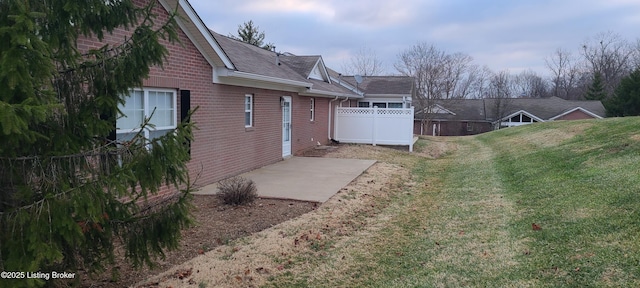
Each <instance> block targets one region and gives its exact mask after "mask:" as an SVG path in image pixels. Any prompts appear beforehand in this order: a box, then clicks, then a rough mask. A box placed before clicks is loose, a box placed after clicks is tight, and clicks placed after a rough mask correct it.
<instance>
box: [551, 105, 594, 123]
mask: <svg viewBox="0 0 640 288" xmlns="http://www.w3.org/2000/svg"><path fill="white" fill-rule="evenodd" d="M578 110H580V111H582V113H585V114H587V115H589V116H591V117H593V118H596V119H602V117H601V116H599V115H596V114H595V113H593V112H591V111H589V110H587V109H584V108H582V107H576V108H573V109H571V110H569V111H567V112H564V113H561V114H558V115H557V116H554V117H552V118H550V119H549V120H552V121H553V120H556V119H558V118H560V117H562V116H565V115H567V114H570V113H573V112H575V111H578Z"/></svg>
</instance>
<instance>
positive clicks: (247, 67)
mask: <svg viewBox="0 0 640 288" xmlns="http://www.w3.org/2000/svg"><path fill="white" fill-rule="evenodd" d="M211 34H212V35H213V37H214V38H215V39H216V41H218V43H219V44H220V47H222V49H223V50H224V52H225V53H226V54H227V56H229V59H231V62H232V63H233V65H234V66H235V67H236V69H237V70H238V71H240V72H247V73H252V74H257V75H263V76H269V77H275V78H280V79H287V80H294V81H306V77H303V76H302V75H301V74H300V73H298V71H296V70H294V69H292V68H291V67H289V66H288V65H277V64H276V53H275V52H272V51H268V50H265V49H262V48H260V47H257V46H254V45H250V44H247V43H244V42H241V41H238V40H234V39H231V38H229V37H227V36H224V35H221V34H218V33H216V32H213V31H211Z"/></svg>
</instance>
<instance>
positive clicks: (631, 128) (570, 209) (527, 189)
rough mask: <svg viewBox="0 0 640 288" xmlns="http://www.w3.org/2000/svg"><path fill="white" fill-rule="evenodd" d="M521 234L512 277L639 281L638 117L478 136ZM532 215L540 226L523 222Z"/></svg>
mask: <svg viewBox="0 0 640 288" xmlns="http://www.w3.org/2000/svg"><path fill="white" fill-rule="evenodd" d="M478 139H479V140H480V141H482V142H483V143H486V144H487V145H488V146H490V147H491V148H492V149H493V150H494V151H495V153H496V156H495V158H494V163H495V164H494V165H495V167H496V169H497V171H498V174H499V175H500V178H501V180H502V181H501V182H502V185H503V187H504V190H503V191H504V196H505V197H506V198H507V199H509V200H510V201H512V202H514V203H515V209H516V210H517V211H518V213H517V214H518V215H517V216H518V217H517V218H514V219H512V220H511V223H510V229H509V233H510V234H511V237H513V238H514V239H526V246H527V249H528V250H527V251H526V252H527V253H524V254H526V255H521V256H520V257H518V262H519V266H520V267H521V268H519V269H518V270H517V271H514V275H512V277H527V276H529V277H535V278H536V279H537V281H536V283H541V284H544V286H576V287H587V286H610V287H637V286H640V279H639V278H638V277H639V276H640V268H639V267H640V118H635V117H634V118H618V119H606V120H598V121H576V122H554V123H544V124H540V125H531V126H526V127H520V128H517V129H505V130H502V131H497V132H494V133H489V134H486V135H482V136H479V137H478ZM532 223H537V224H536V225H540V227H542V229H541V230H539V231H537V232H536V233H532V231H527V230H532V229H520V228H521V227H528V226H531V225H532Z"/></svg>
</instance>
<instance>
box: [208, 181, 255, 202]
mask: <svg viewBox="0 0 640 288" xmlns="http://www.w3.org/2000/svg"><path fill="white" fill-rule="evenodd" d="M257 191H258V189H257V188H256V184H255V183H254V182H253V180H250V179H247V178H244V177H241V176H235V177H231V178H227V179H225V180H222V181H220V182H218V194H217V195H218V197H219V198H220V200H222V202H224V204H227V205H242V204H247V203H251V202H253V201H254V200H255V199H256V198H257V197H258V192H257Z"/></svg>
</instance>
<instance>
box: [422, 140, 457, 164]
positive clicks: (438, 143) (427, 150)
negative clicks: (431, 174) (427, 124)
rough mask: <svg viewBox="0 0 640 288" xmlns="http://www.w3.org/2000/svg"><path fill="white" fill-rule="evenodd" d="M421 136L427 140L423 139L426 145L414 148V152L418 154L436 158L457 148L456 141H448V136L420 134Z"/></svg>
mask: <svg viewBox="0 0 640 288" xmlns="http://www.w3.org/2000/svg"><path fill="white" fill-rule="evenodd" d="M421 138H422V139H425V140H427V141H425V143H426V145H425V146H424V147H420V149H416V152H417V153H418V155H420V156H424V157H427V158H431V159H438V158H440V157H443V156H446V155H449V154H451V153H454V152H455V151H457V150H458V146H457V144H456V143H453V142H451V141H448V139H450V138H446V137H433V136H421Z"/></svg>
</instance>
